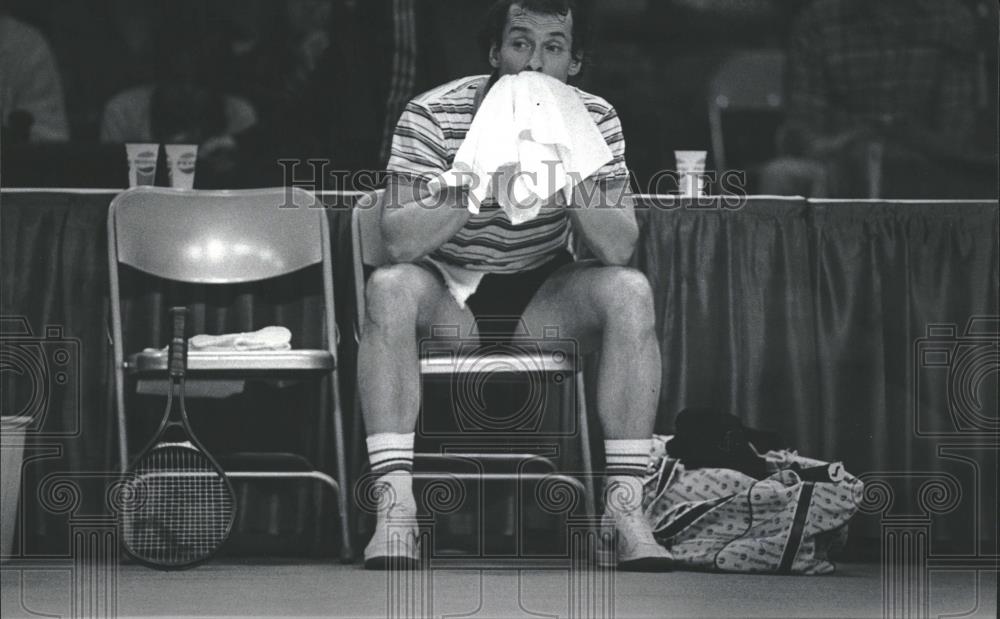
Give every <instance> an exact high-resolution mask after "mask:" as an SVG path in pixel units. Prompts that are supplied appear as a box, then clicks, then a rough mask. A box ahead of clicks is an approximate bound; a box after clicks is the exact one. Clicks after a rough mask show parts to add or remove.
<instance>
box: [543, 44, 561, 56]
mask: <svg viewBox="0 0 1000 619" xmlns="http://www.w3.org/2000/svg"><path fill="white" fill-rule="evenodd" d="M545 49H547V50H549V51H550V52H552V53H553V54H558V53H559V52H561V51H563V47H562V45H556V44H554V43H553V44H552V45H548V46H546V48H545Z"/></svg>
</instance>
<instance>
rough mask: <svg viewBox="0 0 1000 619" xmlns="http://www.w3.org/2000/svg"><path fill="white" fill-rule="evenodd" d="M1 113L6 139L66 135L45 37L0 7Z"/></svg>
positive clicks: (57, 79) (50, 139) (59, 83)
mask: <svg viewBox="0 0 1000 619" xmlns="http://www.w3.org/2000/svg"><path fill="white" fill-rule="evenodd" d="M0 117H2V120H3V130H4V136H5V139H8V140H12V141H30V142H58V141H64V140H68V139H69V123H68V122H67V120H66V107H65V101H64V100H63V89H62V79H61V77H60V74H59V68H58V66H57V65H56V61H55V57H54V56H53V55H52V51H51V50H50V49H49V45H48V43H47V42H46V41H45V38H44V37H43V36H42V35H41V33H39V32H38V31H37V30H35V29H34V28H32V27H31V26H29V25H27V24H25V23H22V22H20V21H18V20H16V19H14V18H13V17H10V16H9V15H7V13H6V10H5V9H3V8H0Z"/></svg>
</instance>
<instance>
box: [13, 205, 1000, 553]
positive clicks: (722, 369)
mask: <svg viewBox="0 0 1000 619" xmlns="http://www.w3.org/2000/svg"><path fill="white" fill-rule="evenodd" d="M112 197H113V194H112V193H108V194H101V193H98V194H80V193H52V192H39V193H9V192H8V193H4V194H3V196H2V198H3V203H2V207H3V208H2V220H0V224H2V243H3V245H2V257H3V267H2V286H3V306H2V313H3V315H4V317H5V318H10V317H23V318H24V319H26V321H27V324H30V326H31V328H32V329H33V330H34V335H35V336H39V335H41V336H44V335H45V331H44V328H45V327H46V326H61V327H62V333H63V337H64V338H70V342H71V344H72V343H73V342H78V345H79V373H78V379H76V381H75V383H74V381H72V380H71V381H70V384H69V385H67V386H56V387H55V388H53V389H51V390H50V394H51V395H50V397H49V400H48V403H47V407H48V408H47V410H48V411H49V413H48V415H47V418H46V419H45V424H44V428H43V430H44V432H46V433H48V434H45V433H43V434H39V435H35V436H31V437H29V443H28V448H27V450H26V453H25V456H26V458H27V459H29V462H28V464H27V466H25V468H24V479H23V483H22V488H23V491H22V495H23V497H24V499H25V505H24V508H23V511H22V513H23V514H24V518H23V520H24V523H23V524H24V526H23V527H22V529H23V532H24V540H25V543H24V545H23V551H24V552H26V553H30V554H38V553H46V554H49V553H63V552H65V551H66V548H67V544H68V543H69V540H68V533H67V523H68V522H69V521H70V520H72V518H74V517H82V516H84V515H86V514H95V513H102V512H103V510H104V509H105V507H104V505H105V503H104V501H105V497H104V495H103V493H102V491H101V490H100V488H101V487H103V484H104V483H105V482H106V481H107V477H108V475H109V474H108V473H107V472H108V471H114V470H115V468H116V466H117V463H116V457H115V438H114V437H115V432H116V427H115V421H114V415H113V406H112V398H111V393H112V392H111V386H110V376H111V374H110V349H109V346H108V340H107V324H108V305H107V303H108V301H107V294H108V280H107V265H106V261H107V253H106V251H107V250H106V234H105V223H106V219H105V218H106V211H107V205H108V203H109V202H110V200H111V198H112ZM325 202H327V203H328V205H331V206H332V208H330V209H329V211H328V212H329V213H330V221H331V229H332V232H333V238H334V242H335V247H334V260H335V277H336V280H337V286H336V293H337V308H336V309H337V318H338V323H339V327H340V331H341V346H340V357H341V359H340V361H341V388H342V394H341V395H342V400H343V404H344V409H345V413H346V419H347V422H348V427H347V435H348V437H350V436H351V435H352V429H353V423H352V420H353V413H352V402H353V396H354V389H353V386H354V379H355V369H354V367H355V366H354V363H355V354H356V349H355V345H354V340H353V331H352V330H353V324H352V321H353V311H352V308H353V303H354V298H353V288H352V285H353V284H352V274H351V263H350V261H351V258H350V235H349V227H348V222H349V217H348V216H347V215H348V210H347V209H348V207H349V204H350V198H345V197H342V196H336V195H328V196H326V197H325ZM638 215H639V218H640V222H641V226H642V232H641V238H640V243H639V247H638V249H637V252H636V256H635V258H634V262H635V264H636V266H637V267H638V268H640V269H642V270H643V271H644V272H645V273H646V274H647V275H648V276H649V279H650V281H651V283H652V285H653V290H654V293H655V297H656V311H657V329H658V335H659V339H660V344H661V349H662V355H663V386H662V389H661V398H660V407H659V413H658V421H657V428H658V430H659V431H661V432H669V431H670V430H671V429H672V426H673V419H674V416H675V415H676V413H677V412H678V411H680V410H681V409H683V408H685V407H693V406H707V407H712V408H716V409H718V410H722V411H728V412H731V413H734V414H736V415H738V416H739V417H740V418H741V419H743V420H744V422H745V423H747V424H748V425H751V426H754V427H759V428H762V429H769V430H774V431H776V432H777V433H778V434H780V436H781V437H782V438H783V439H784V441H785V442H786V443H787V444H788V445H789V446H790V447H793V448H795V449H798V450H799V452H800V453H802V454H803V455H807V456H812V457H816V458H822V459H827V460H842V461H844V463H845V465H846V467H847V469H848V470H850V471H851V472H853V473H855V474H858V475H862V476H864V477H865V479H866V480H868V481H869V487H870V488H871V490H872V492H871V493H870V495H869V496H868V500H869V503H870V505H868V506H867V508H868V511H870V512H872V513H871V514H868V515H862V516H861V517H859V518H858V519H857V521H856V522H855V525H854V528H853V529H852V532H853V533H854V534H855V535H856V536H858V537H860V538H863V539H877V538H878V536H879V531H880V526H881V525H882V524H884V523H885V522H886V521H887V519H891V518H892V517H896V516H900V515H906V514H911V515H921V514H926V515H929V516H931V517H932V527H931V532H932V535H933V539H934V543H935V544H936V546H935V548H936V549H937V548H948V549H950V550H956V551H958V552H962V553H963V554H969V553H973V552H974V550H975V548H974V546H975V545H977V544H978V545H979V547H980V548H979V550H980V551H990V549H991V548H992V552H995V551H996V549H995V543H996V535H995V530H994V529H995V527H994V524H995V522H996V521H997V514H996V473H995V471H996V464H997V458H996V453H997V451H996V406H997V397H996V393H997V372H996V357H995V356H994V357H992V362H991V361H990V360H989V358H987V360H986V362H985V363H986V365H985V366H983V364H982V363H980V364H979V365H980V366H983V367H987V371H986V372H983V373H981V375H980V378H981V379H982V380H981V381H980V382H978V383H977V382H976V381H975V380H973V379H969V380H965V381H964V382H962V381H958V382H957V383H955V384H956V385H959V387H961V388H964V389H966V390H969V389H972V393H973V395H975V396H976V397H977V398H978V402H976V401H975V400H971V402H972V404H968V402H966V401H965V400H962V399H961V398H958V397H957V396H956V394H957V391H956V389H955V388H952V387H949V378H948V372H947V368H946V367H945V368H942V367H940V366H934V365H932V363H931V362H930V361H928V360H927V359H925V356H926V355H923V353H922V350H924V349H925V348H927V347H928V346H929V345H931V344H930V343H928V342H926V341H924V340H923V339H922V338H926V336H927V333H928V327H929V326H930V325H934V324H941V323H944V324H951V325H954V328H955V329H956V332H955V335H954V336H953V337H951V338H950V339H948V338H945V339H944V340H943V341H944V344H934V346H936V348H937V349H938V350H940V349H942V346H943V348H944V349H950V350H954V351H966V350H973V349H975V346H972V344H975V343H976V342H979V343H982V341H983V340H975V339H974V338H971V337H969V336H968V335H966V330H967V328H968V327H969V325H970V320H972V319H974V318H977V317H993V318H994V322H993V323H992V326H991V325H990V324H987V323H985V322H983V321H976V322H974V323H971V324H973V329H982V328H983V325H986V327H985V328H986V329H990V328H992V329H993V334H994V336H993V339H992V340H990V339H988V338H987V339H986V340H985V341H986V342H987V344H988V343H989V342H992V346H993V349H992V350H993V351H994V353H993V354H994V355H995V351H996V339H995V334H996V327H997V323H996V320H995V319H996V316H997V315H998V313H1000V311H998V281H1000V276H998V259H1000V256H998V230H997V226H998V205H997V203H996V202H981V203H899V202H895V203H894V202H877V203H857V202H829V203H823V202H811V203H807V202H805V201H802V200H795V199H789V200H771V199H751V200H749V201H748V202H746V203H745V204H744V205H743V206H742V207H741V208H726V207H725V206H724V205H723V204H722V203H715V204H713V205H712V206H710V207H702V208H694V207H692V205H690V204H683V205H682V204H678V203H676V202H672V201H667V200H664V199H659V200H653V199H646V200H643V201H642V203H641V208H640V209H639V210H638ZM310 275H311V274H310V273H308V272H304V273H302V274H301V276H296V277H294V278H292V280H291V281H289V282H288V283H287V284H286V285H285V286H284V287H267V288H256V289H255V288H253V287H249V288H247V289H244V290H240V291H238V292H237V293H235V294H231V295H227V296H206V294H205V292H204V290H202V289H199V288H188V287H178V286H176V285H171V284H168V283H165V282H157V281H151V278H148V277H146V276H143V275H140V274H137V273H126V274H125V277H124V280H123V281H124V283H126V284H127V285H128V289H129V290H131V291H132V292H131V293H130V294H129V295H128V301H127V303H126V315H127V317H128V318H129V319H130V320H129V324H132V325H133V328H131V329H130V330H129V331H128V333H127V339H128V347H127V350H129V349H134V348H135V347H136V346H138V347H141V346H145V345H158V346H160V345H164V344H165V343H166V329H165V315H161V317H160V318H161V319H160V320H159V321H157V320H151V318H152V316H153V314H152V311H153V308H157V307H163V306H165V305H166V304H167V303H168V302H187V303H191V304H192V305H193V306H194V307H195V311H194V323H195V324H194V328H195V329H196V330H197V331H200V332H201V331H204V332H222V331H235V330H250V329H254V328H259V327H261V326H264V325H266V324H272V323H275V322H283V323H285V324H288V325H289V326H290V327H291V328H292V329H293V332H294V333H295V336H294V338H295V339H294V340H293V344H294V345H295V346H308V345H309V344H310V342H313V341H315V339H316V338H318V337H319V335H320V332H319V328H320V321H319V317H318V310H319V303H318V301H319V299H318V292H319V289H318V288H317V287H315V286H314V285H311V284H310V285H307V284H306V283H305V281H306V278H307V277H308V276H310ZM300 277H301V280H300V279H299V278H300ZM303 286H305V291H306V292H307V294H306V298H305V300H304V301H294V300H293V299H294V298H295V297H296V296H298V292H299V291H300V290H301V289H302V287H303ZM18 325H19V323H18V321H12V320H9V319H8V320H5V322H4V333H5V336H7V335H8V334H10V333H13V332H16V331H17V329H19V328H20V327H19V326H18ZM936 341H937V342H940V341H941V340H936ZM970 343H971V344H970ZM45 345H46V346H49V345H50V344H49V343H48V342H47V343H46V344H45ZM955 357H956V355H952V362H951V363H952V365H954V358H955ZM987 357H988V354H987ZM990 363H992V364H993V365H989V364H990ZM989 368H992V372H990V371H989ZM6 369H8V368H5V370H6ZM970 376H973V378H974V377H975V374H970ZM10 378H11V377H10V376H7V377H6V378H5V381H4V385H5V386H8V385H9V384H10V383H11V382H12V381H11V380H9V379H10ZM14 383H15V384H16V388H7V389H5V395H4V396H3V398H4V400H3V401H4V411H5V412H8V411H15V410H23V409H24V408H25V402H26V401H27V400H28V396H26V395H25V393H26V390H25V388H24V387H23V385H22V384H21V383H20V382H17V381H14ZM959 383H961V384H959ZM74 384H75V385H76V386H78V388H79V389H78V394H79V397H78V398H77V396H76V393H77V391H76V390H75V389H74ZM591 386H592V385H591ZM256 389H257V390H256V391H251V392H248V393H247V394H246V395H245V396H244V399H242V400H239V399H237V400H235V401H233V402H228V401H227V402H225V403H223V406H222V408H221V410H217V411H215V412H213V413H212V416H213V417H214V418H215V419H221V420H222V421H223V423H221V424H219V425H221V426H222V427H228V424H232V425H233V426H234V427H239V428H242V429H244V430H245V431H244V432H242V434H241V436H242V438H241V439H239V441H240V443H239V444H238V445H233V441H234V440H235V439H233V437H232V435H231V434H230V433H228V432H221V431H219V430H218V429H217V427H216V429H215V430H213V429H212V428H210V427H208V426H206V429H205V432H206V440H207V442H209V443H210V445H211V444H212V443H213V442H217V444H224V445H226V446H227V447H236V448H239V449H245V450H255V449H262V448H264V447H265V446H267V447H274V446H275V443H277V447H278V448H279V449H281V450H286V449H287V450H296V451H301V452H303V453H304V454H305V455H307V456H309V457H310V458H311V459H313V461H314V462H315V463H316V464H318V465H319V466H320V467H323V468H325V469H327V470H329V469H330V468H331V467H332V454H331V453H330V449H329V448H328V445H329V443H330V429H329V428H328V427H325V426H323V425H322V424H321V423H320V420H319V419H317V418H316V417H315V415H314V414H313V413H311V412H309V411H310V410H312V408H311V407H310V404H313V403H314V401H313V400H312V399H311V398H312V396H311V395H310V393H311V392H308V391H305V390H303V389H301V388H299V387H298V386H295V385H292V386H282V385H265V386H261V387H257V388H256ZM959 390H960V389H959ZM247 402H252V403H253V404H254V406H251V407H249V408H248V407H247V406H246V403H247ZM963 402H966V404H967V405H964V406H965V407H964V408H963ZM140 403H142V401H141V399H140ZM146 404H147V405H148V406H146V407H145V408H144V409H143V410H147V409H148V410H149V411H151V412H152V416H153V417H155V416H156V415H157V414H158V413H159V406H160V403H159V402H158V401H155V402H154V401H151V402H147V403H146ZM970 407H971V410H973V413H971V414H970V413H969V412H968V411H969V410H970ZM977 411H978V413H977ZM592 412H593V411H592ZM976 414H978V415H979V416H978V417H977V416H976ZM991 424H992V425H991ZM137 427H138V428H140V431H141V424H137ZM591 427H592V428H596V427H597V424H596V418H595V419H594V423H592V426H591ZM594 435H595V436H594V442H595V446H597V445H596V444H597V441H598V440H599V439H600V437H599V432H594ZM265 439H266V440H265ZM137 443H141V440H140V439H138V438H133V448H136V447H137V446H138V445H137ZM349 451H350V452H351V453H349V455H348V460H349V461H353V462H361V461H363V456H364V445H363V443H354V444H352V445H351V446H350V447H349ZM354 468H356V467H354ZM351 473H352V474H356V473H357V470H352V471H351ZM61 479H68V480H70V481H72V482H73V483H75V484H77V486H78V487H80V488H84V489H85V491H83V492H81V493H79V494H80V497H79V503H78V504H74V501H76V499H75V498H74V497H73V496H72V495H70V494H61V493H60V492H59V488H60V487H67V484H63V486H59V485H58V483H57V482H59V481H60V480H61ZM102 480H103V481H102ZM887 493H888V494H887ZM890 494H891V495H892V497H893V501H892V503H891V504H888V503H885V501H883V499H885V498H887V497H888V496H889V495H890ZM292 511H294V510H292ZM259 519H260V520H261V521H263V520H266V518H265V517H263V516H260V518H259ZM247 529H248V530H252V529H253V527H252V526H249V525H248V527H247ZM315 529H317V530H320V531H323V530H326V531H327V533H326V534H327V535H328V536H329V530H330V529H332V527H315ZM300 537H302V536H300ZM305 537H308V535H307V536H305ZM314 542H315V540H306V541H305V542H304V544H303V548H304V549H307V550H309V549H311V550H315V549H316V548H317V547H322V548H328V546H329V543H330V542H331V540H329V539H326V538H324V539H323V540H321V543H318V544H317V543H314ZM18 548H22V547H21V546H20V545H17V544H16V545H15V549H18ZM282 550H286V551H287V550H289V548H287V547H286V548H282ZM293 550H294V549H293Z"/></svg>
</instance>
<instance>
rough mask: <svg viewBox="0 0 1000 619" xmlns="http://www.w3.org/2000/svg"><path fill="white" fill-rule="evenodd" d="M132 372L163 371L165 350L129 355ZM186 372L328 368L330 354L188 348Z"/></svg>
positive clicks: (330, 368)
mask: <svg viewBox="0 0 1000 619" xmlns="http://www.w3.org/2000/svg"><path fill="white" fill-rule="evenodd" d="M128 369H129V371H130V372H131V373H133V374H144V373H153V372H157V373H163V372H166V371H167V352H166V351H165V350H145V351H143V352H140V353H136V354H134V355H131V356H129V358H128ZM187 369H188V372H190V373H198V372H329V371H330V370H333V369H334V360H333V355H331V354H330V353H329V352H328V351H325V350H309V349H303V350H254V351H236V350H234V351H230V350H225V351H200V350H198V351H196V350H189V351H188V365H187Z"/></svg>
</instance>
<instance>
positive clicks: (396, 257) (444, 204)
mask: <svg viewBox="0 0 1000 619" xmlns="http://www.w3.org/2000/svg"><path fill="white" fill-rule="evenodd" d="M467 194H468V190H467V189H466V188H465V187H441V189H440V191H438V192H436V193H434V192H431V190H430V189H428V187H427V181H425V180H423V179H414V178H406V177H403V176H395V175H394V176H393V177H391V178H390V180H389V183H388V185H387V186H386V190H385V193H384V194H382V204H381V212H382V237H383V238H384V239H385V243H386V250H387V251H388V252H389V257H390V258H391V259H392V261H393V262H413V261H415V260H418V259H419V258H422V257H423V256H425V255H427V254H429V253H431V252H432V251H434V250H435V249H437V248H438V247H441V245H443V244H444V243H445V242H446V241H447V240H448V239H450V238H451V237H453V236H454V235H455V233H457V232H458V231H459V230H460V229H461V228H462V226H464V225H465V223H466V222H467V221H469V215H470V213H469V210H468V208H466V203H467V199H468V196H467Z"/></svg>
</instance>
